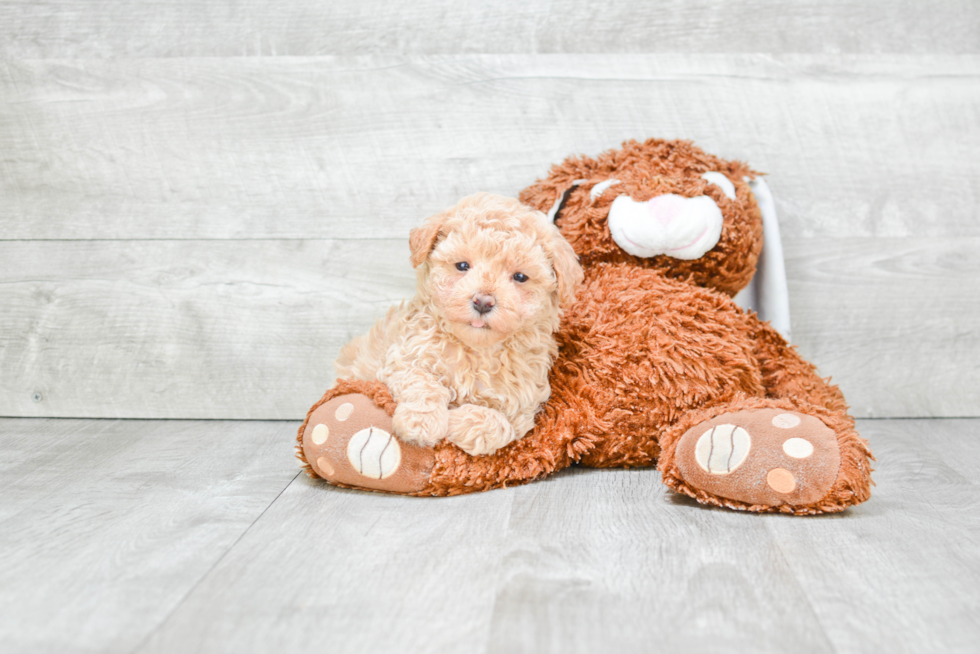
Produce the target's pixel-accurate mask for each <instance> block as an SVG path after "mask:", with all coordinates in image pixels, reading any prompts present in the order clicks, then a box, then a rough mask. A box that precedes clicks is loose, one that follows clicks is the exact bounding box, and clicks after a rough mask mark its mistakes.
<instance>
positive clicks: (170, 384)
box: [0, 240, 415, 419]
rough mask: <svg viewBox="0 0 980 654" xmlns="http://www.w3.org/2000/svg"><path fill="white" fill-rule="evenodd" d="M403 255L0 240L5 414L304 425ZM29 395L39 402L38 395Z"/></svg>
mask: <svg viewBox="0 0 980 654" xmlns="http://www.w3.org/2000/svg"><path fill="white" fill-rule="evenodd" d="M408 257H409V253H408V243H407V242H405V241H401V240H399V241H389V240H370V241H316V240H311V241H250V240H245V241H75V242H73V241H23V242H10V241H7V242H3V241H0V261H3V262H5V263H4V266H3V269H2V272H0V306H3V307H4V311H3V312H0V370H3V371H4V372H3V377H2V384H0V390H2V391H3V392H2V393H0V415H35V416H36V415H42V416H62V417H64V416H77V417H116V418H122V417H145V418H171V417H177V416H181V417H191V418H219V417H228V418H261V417H266V418H279V419H289V418H300V417H302V416H303V415H305V414H306V410H307V409H308V408H309V407H310V405H312V404H313V402H315V401H316V400H317V399H318V398H319V397H320V395H322V394H323V392H324V391H325V390H326V389H327V388H329V386H330V385H331V384H332V383H333V379H334V377H333V360H334V358H335V357H336V355H337V352H338V350H339V349H340V347H341V346H342V345H343V344H344V343H346V342H347V341H349V340H350V339H351V338H353V337H354V336H356V335H358V334H360V333H361V332H363V331H366V329H368V328H369V327H370V326H371V325H372V324H373V323H374V321H375V320H377V319H378V318H380V317H381V316H383V315H384V312H385V311H386V310H387V308H388V307H389V306H390V305H392V304H394V303H396V302H397V301H400V300H401V299H402V298H404V297H406V296H408V295H411V293H412V292H413V290H414V284H415V282H414V280H415V277H414V272H413V271H412V268H411V266H410V265H409V263H408ZM35 394H39V396H38V395H35Z"/></svg>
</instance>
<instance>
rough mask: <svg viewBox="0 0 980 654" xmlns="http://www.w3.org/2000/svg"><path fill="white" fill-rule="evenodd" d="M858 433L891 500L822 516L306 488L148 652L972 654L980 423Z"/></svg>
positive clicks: (539, 491)
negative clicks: (800, 653) (869, 448)
mask: <svg viewBox="0 0 980 654" xmlns="http://www.w3.org/2000/svg"><path fill="white" fill-rule="evenodd" d="M115 424H120V423H115ZM209 424H211V423H209ZM3 425H4V423H3V422H0V426H3ZM858 427H859V429H860V430H861V431H862V433H864V434H865V435H867V436H869V437H870V439H871V445H872V447H873V448H874V450H875V452H876V453H877V454H878V457H879V461H878V464H877V471H876V473H875V479H876V481H877V484H878V485H877V486H876V488H875V489H874V494H873V496H872V499H871V500H870V501H869V502H868V503H866V504H863V505H860V506H858V507H854V508H851V509H849V510H848V511H846V512H844V513H843V514H838V515H834V516H828V517H822V518H813V519H811V518H802V519H801V518H794V517H787V516H772V515H769V516H759V515H747V514H740V513H734V512H729V511H726V510H722V509H715V508H707V507H703V506H700V505H698V504H696V503H694V502H693V501H691V500H689V499H687V498H684V497H681V496H678V495H676V494H674V493H671V492H668V491H666V489H664V487H663V486H662V485H660V483H659V475H658V474H657V473H656V471H653V470H578V469H573V470H570V471H567V472H564V473H561V474H559V475H557V476H555V477H553V478H551V479H548V480H545V481H542V482H539V483H535V484H532V485H529V486H524V487H520V488H516V489H509V490H498V491H491V492H489V493H485V494H479V495H475V496H467V497H458V498H450V499H431V498H420V499H413V498H403V497H389V496H383V495H378V494H372V493H363V492H357V491H345V490H339V489H334V488H330V487H328V486H325V485H322V484H319V483H316V482H311V481H309V480H308V479H306V478H299V479H296V480H295V481H294V482H293V483H292V484H291V485H290V486H289V488H288V489H287V490H286V491H285V492H284V493H283V494H282V495H281V496H280V497H279V498H278V499H277V500H276V501H275V503H274V504H273V505H272V506H271V507H270V508H269V509H268V510H267V511H266V512H265V513H263V514H262V516H261V518H259V520H258V521H257V522H256V523H255V524H254V525H253V526H252V528H251V529H249V530H248V532H247V533H246V534H245V535H244V536H243V537H242V538H241V539H240V540H238V541H237V542H236V543H235V545H234V546H233V547H232V548H231V549H230V551H229V552H228V553H227V555H225V556H224V557H223V558H222V559H221V560H220V561H219V562H218V563H217V565H215V566H214V567H213V568H212V569H211V570H210V571H209V572H208V573H207V575H206V576H205V577H204V578H203V579H202V580H201V581H200V583H198V584H197V585H196V586H195V587H194V588H193V590H191V591H190V592H189V594H188V595H187V597H186V598H185V599H184V600H183V601H182V602H181V603H180V605H179V606H178V607H177V608H176V609H175V610H174V611H173V612H172V613H171V614H170V616H169V618H168V619H167V620H165V621H164V622H163V623H162V624H158V625H157V624H154V625H153V629H152V633H150V635H149V637H148V638H147V639H146V640H145V641H144V643H143V644H142V646H141V647H139V648H137V649H136V651H139V652H173V651H182V652H183V651H190V652H194V651H214V650H216V649H220V650H223V651H225V650H231V649H234V650H235V651H242V652H268V651H290V652H293V651H295V652H306V651H309V652H314V651H317V652H320V651H324V649H329V651H331V652H366V651H370V652H378V653H383V652H405V651H413V652H415V651H418V652H460V651H466V652H497V651H506V652H596V651H617V652H634V651H635V652H648V651H651V647H655V648H656V649H657V650H658V651H659V650H660V649H663V650H664V651H684V652H691V653H693V654H698V653H701V652H717V651H753V652H780V653H781V652H786V651H806V652H811V651H812V652H866V651H888V652H921V651H932V650H934V649H942V650H943V651H950V652H968V651H972V649H973V648H974V646H975V643H976V640H977V638H980V625H978V624H977V622H976V620H975V611H976V606H977V602H978V601H980V592H978V591H977V588H978V587H980V568H978V566H977V561H980V557H978V554H980V549H978V548H980V546H978V544H977V543H980V533H978V532H980V519H978V517H977V516H978V515H980V512H978V511H977V510H976V509H977V499H976V498H977V493H976V489H977V486H976V481H975V479H973V477H972V476H971V473H970V471H972V470H974V469H975V468H976V466H977V465H980V420H909V421H897V420H873V421H869V420H862V421H859V425H858ZM35 442H36V441H35ZM124 469H125V468H124ZM120 474H122V472H120ZM86 538H91V536H87V537H86ZM80 542H81V544H83V545H84V544H85V539H84V538H83V539H82V540H81V541H80ZM63 574H64V575H65V576H66V577H71V576H72V575H76V576H78V575H82V574H83V571H80V570H78V569H73V568H72V567H71V566H68V567H67V569H66V571H65V572H64V573H63ZM46 592H47V593H51V592H52V591H50V590H48V591H46ZM118 592H119V591H118V589H112V590H107V591H105V593H106V594H105V598H106V599H107V600H108V599H110V598H113V597H114V595H115V593H118ZM50 599H51V601H52V602H53V603H54V604H56V605H57V604H59V601H58V600H57V598H56V597H55V596H54V595H51V596H50ZM134 614H135V610H133V609H131V608H130V609H127V608H126V606H123V608H121V609H120V612H119V614H117V616H116V622H107V623H106V624H105V625H103V630H102V632H101V635H102V638H103V639H104V641H103V642H105V641H108V640H109V639H111V637H112V635H113V633H114V631H115V630H116V629H118V628H119V627H118V625H119V624H120V623H125V622H126V621H127V620H136V621H138V617H137V616H135V615H134ZM16 617H17V614H16V612H14V613H12V614H9V613H8V614H4V615H3V616H2V617H0V619H6V620H7V621H8V624H10V625H13V626H12V627H11V628H12V629H13V630H14V633H15V634H16V633H18V632H17V630H18V629H19V627H18V626H17V625H19V624H20V623H19V622H18V621H17V620H16ZM49 638H54V636H49ZM98 642H99V641H98V640H93V641H91V644H92V645H98ZM41 644H43V643H41ZM35 651H43V650H35Z"/></svg>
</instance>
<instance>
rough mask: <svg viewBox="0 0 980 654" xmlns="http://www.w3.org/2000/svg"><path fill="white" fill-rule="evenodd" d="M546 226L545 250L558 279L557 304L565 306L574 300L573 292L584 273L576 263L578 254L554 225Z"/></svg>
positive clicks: (576, 289)
mask: <svg viewBox="0 0 980 654" xmlns="http://www.w3.org/2000/svg"><path fill="white" fill-rule="evenodd" d="M548 227H549V232H551V234H550V238H549V240H548V242H547V243H546V244H545V251H546V252H547V253H548V256H549V257H550V258H551V267H552V269H553V270H554V271H555V277H556V278H557V280H558V306H560V307H562V308H565V307H568V306H569V305H570V304H571V303H572V302H574V301H575V293H576V291H578V288H579V286H581V285H582V280H583V279H585V274H584V273H583V272H582V266H580V265H579V263H578V255H576V254H575V250H573V249H572V246H571V245H569V243H568V241H566V240H565V237H564V236H562V235H561V232H559V231H558V228H557V227H555V226H554V225H549V226H548Z"/></svg>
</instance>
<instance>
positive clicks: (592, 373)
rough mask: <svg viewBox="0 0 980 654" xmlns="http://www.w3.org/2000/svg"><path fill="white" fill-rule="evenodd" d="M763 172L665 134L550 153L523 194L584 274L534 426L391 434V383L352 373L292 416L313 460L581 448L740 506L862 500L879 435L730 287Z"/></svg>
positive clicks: (423, 486)
mask: <svg viewBox="0 0 980 654" xmlns="http://www.w3.org/2000/svg"><path fill="white" fill-rule="evenodd" d="M756 176H757V173H756V172H754V171H752V170H751V169H749V168H748V167H747V166H746V165H745V164H743V163H740V162H733V161H725V160H722V159H719V158H717V157H714V156H711V155H709V154H706V153H705V152H703V151H702V150H700V149H698V148H697V147H695V146H694V145H692V144H690V143H688V142H684V141H662V140H655V139H651V140H648V141H646V142H643V143H639V142H636V141H630V142H627V143H625V144H624V145H623V147H622V148H620V149H618V150H612V151H609V152H606V153H604V154H602V155H601V156H599V157H597V158H590V157H570V158H569V159H567V160H566V161H564V162H563V163H561V164H559V165H557V166H555V167H553V168H552V170H551V172H550V174H549V175H548V176H547V177H546V178H544V179H542V180H539V181H538V182H536V183H535V184H533V185H531V186H530V187H528V188H527V189H525V190H524V191H523V192H522V193H521V194H520V199H521V201H522V202H524V203H525V204H527V205H529V206H531V207H533V208H535V209H538V210H540V211H542V212H547V214H548V217H549V219H551V220H553V221H554V222H555V224H557V225H558V227H559V228H560V230H561V232H562V234H563V235H564V236H565V238H566V239H567V240H568V242H569V243H570V244H571V246H572V248H573V249H574V250H575V252H576V253H577V254H578V256H579V258H580V261H581V264H582V267H583V269H584V271H585V282H584V285H583V287H582V289H581V290H580V291H579V293H578V296H577V299H576V301H575V303H574V304H572V306H571V307H570V308H568V309H567V310H566V312H565V315H564V318H563V322H562V325H561V328H560V330H559V332H558V334H557V339H558V343H559V347H560V349H559V353H558V357H557V359H556V360H555V363H554V366H553V368H552V371H551V375H550V384H551V396H550V399H548V401H547V402H546V403H545V404H544V406H543V408H542V410H541V412H540V413H539V414H538V415H537V418H536V422H535V426H534V428H533V429H532V431H530V432H529V433H528V434H527V435H526V436H524V437H523V438H521V439H519V440H517V441H515V442H513V443H511V444H509V445H507V446H505V447H503V448H501V449H500V450H498V451H496V452H494V453H492V454H489V455H484V456H471V455H468V454H466V453H464V452H463V451H462V450H460V449H458V448H457V447H456V446H454V445H452V444H451V443H448V442H446V441H443V442H441V443H439V444H438V445H436V446H435V447H434V448H431V449H430V448H425V447H419V446H416V445H411V444H408V443H405V442H399V441H398V439H396V438H395V437H393V436H392V435H391V434H392V432H393V429H392V427H391V424H392V422H391V416H392V415H393V413H394V410H395V407H396V403H395V402H394V400H393V399H392V397H391V394H390V393H389V392H388V389H387V388H386V387H385V386H384V385H383V384H381V383H379V382H371V381H359V380H348V379H342V380H339V381H338V382H337V384H336V386H335V387H334V388H332V389H331V390H329V391H328V392H327V393H326V394H325V395H324V396H323V398H322V399H321V400H320V401H319V402H317V403H316V404H315V405H314V406H313V407H312V408H311V409H310V412H309V414H308V415H307V418H306V421H305V422H304V423H303V426H302V427H301V428H300V430H299V433H298V436H297V442H298V444H297V456H298V457H299V459H300V460H301V461H302V463H303V465H304V466H305V468H306V471H307V472H308V473H309V474H310V475H311V476H321V477H323V478H325V479H327V480H328V481H330V482H331V483H334V484H337V485H340V486H349V487H358V488H366V489H372V490H382V491H388V492H396V493H408V494H414V495H455V494H460V493H469V492H475V491H483V490H489V489H492V488H499V487H504V486H509V485H514V484H520V483H525V482H528V481H531V480H534V479H538V478H540V477H543V476H545V475H548V474H550V473H552V472H554V471H556V470H560V469H561V468H564V467H566V466H569V465H572V464H575V463H578V464H581V465H585V466H590V467H596V468H608V467H644V466H653V465H657V466H658V467H659V469H660V472H661V474H662V478H663V481H664V483H666V484H667V485H668V486H670V487H671V488H673V489H674V490H676V491H678V492H681V493H684V494H687V495H690V496H691V497H693V498H695V499H697V500H698V501H699V502H703V503H708V504H715V505H719V506H726V507H730V508H733V509H741V510H748V511H758V512H783V513H792V514H816V513H827V512H834V511H841V510H843V509H844V508H846V507H848V506H850V505H853V504H858V503H860V502H863V501H865V500H866V499H868V497H869V496H870V484H871V478H870V473H871V468H870V465H869V459H870V458H872V457H871V452H870V450H869V449H868V446H867V443H866V442H865V441H864V440H863V439H862V438H860V437H859V436H858V434H857V432H856V431H855V429H854V421H853V419H852V418H851V417H850V416H849V415H848V413H847V405H846V403H845V401H844V397H843V395H842V394H841V392H840V390H839V389H838V388H837V387H836V386H833V385H831V384H829V383H828V382H827V381H825V380H824V379H822V378H821V377H820V376H819V375H818V374H817V372H816V370H815V368H814V367H813V365H811V364H810V363H808V362H806V361H805V360H803V359H802V358H801V357H800V356H799V355H798V354H797V352H796V350H795V349H794V348H793V347H791V346H790V345H788V344H787V343H786V341H785V340H784V339H783V337H782V336H781V335H780V334H779V333H778V332H777V331H776V330H775V329H774V328H773V327H771V326H770V324H769V323H766V322H763V321H761V320H760V319H759V318H758V317H757V316H756V315H755V314H754V313H752V312H746V311H743V310H742V309H740V308H739V307H738V306H737V305H736V304H735V302H734V301H733V300H732V297H733V296H734V295H735V294H736V293H738V291H739V290H741V289H742V288H744V287H745V286H746V285H747V284H748V282H749V280H750V279H751V278H752V276H753V274H754V273H755V269H756V262H757V260H758V258H759V253H760V251H761V249H762V218H761V215H760V212H759V208H758V205H757V204H756V200H755V197H754V196H753V193H752V190H751V189H750V186H749V183H748V182H749V180H751V179H753V178H755V177H756Z"/></svg>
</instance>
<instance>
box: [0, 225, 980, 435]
mask: <svg viewBox="0 0 980 654" xmlns="http://www.w3.org/2000/svg"><path fill="white" fill-rule="evenodd" d="M978 248H980V239H978V238H965V239H958V240H953V239H949V238H925V239H918V240H914V241H913V240H909V239H872V238H865V239H853V238H852V239H804V240H794V241H788V242H787V243H786V256H787V268H788V271H789V278H790V298H791V307H792V316H793V329H794V339H795V341H794V342H795V343H796V344H797V345H798V347H799V349H800V351H801V353H802V354H803V355H804V356H805V357H806V358H808V359H809V360H811V361H813V362H815V363H816V364H817V365H818V367H819V368H820V369H821V372H822V373H823V374H825V375H831V376H832V377H833V379H834V382H835V383H838V384H840V385H841V388H842V389H843V390H844V393H845V395H846V396H847V398H848V400H849V402H850V403H851V406H852V411H853V412H854V414H855V415H857V416H879V417H881V416H908V417H916V416H918V417H922V416H975V415H977V414H978V413H980V397H978V395H977V391H976V389H977V388H980V369H978V367H977V366H976V365H974V364H973V362H974V361H977V360H980V336H978V332H977V329H976V325H977V324H978V323H980V313H978V311H980V309H978V307H977V306H975V304H974V303H970V302H968V301H964V300H965V298H969V297H971V296H972V294H973V293H975V290H976V289H977V288H980V264H978V263H977V259H976V258H975V257H974V256H973V252H975V251H976V250H977V249H978ZM0 260H3V261H5V262H7V264H6V266H5V270H4V271H3V272H2V274H0V305H2V306H4V307H5V311H4V312H2V313H0V370H3V371H4V372H3V377H2V385H0V390H2V391H3V392H0V415H28V416H61V417H105V416H108V417H129V418H167V417H174V416H182V417H192V418H219V419H234V418H250V419H290V418H300V417H302V416H303V415H305V413H306V410H307V409H308V408H309V406H310V405H311V404H312V403H313V402H314V401H315V400H316V399H317V398H318V397H319V396H320V395H321V394H322V393H323V391H324V390H326V389H327V388H328V387H329V386H330V385H331V384H332V383H333V379H334V376H333V365H332V362H333V359H334V358H335V357H336V354H337V352H338V351H339V349H340V347H341V346H343V344H344V343H346V342H347V341H349V340H350V339H351V338H352V337H353V336H356V335H357V334H360V333H363V332H365V331H366V330H367V329H368V328H370V326H371V325H372V324H373V323H374V321H375V320H377V319H378V318H379V317H381V316H382V315H383V314H384V312H385V310H386V309H387V308H388V307H389V306H391V305H392V304H396V303H397V302H399V301H400V300H402V299H404V298H406V297H409V296H411V295H412V294H413V293H414V273H413V271H412V269H411V266H410V265H409V263H408V247H407V243H405V242H404V241H403V240H353V241H318V240H309V241H252V240H245V241H24V242H0ZM36 393H39V394H40V398H41V399H40V401H36V400H35V394H36Z"/></svg>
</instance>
